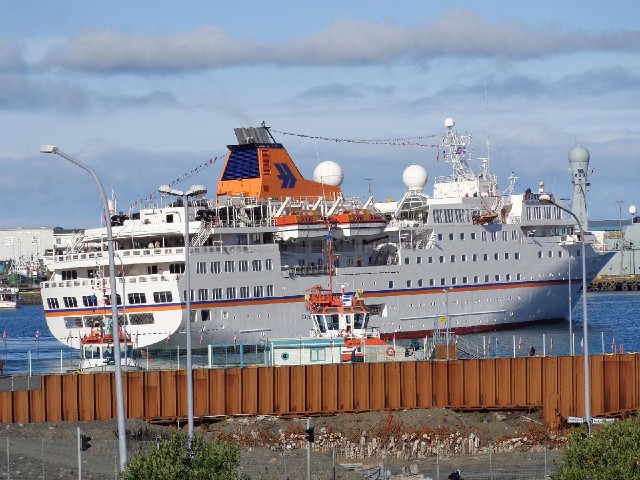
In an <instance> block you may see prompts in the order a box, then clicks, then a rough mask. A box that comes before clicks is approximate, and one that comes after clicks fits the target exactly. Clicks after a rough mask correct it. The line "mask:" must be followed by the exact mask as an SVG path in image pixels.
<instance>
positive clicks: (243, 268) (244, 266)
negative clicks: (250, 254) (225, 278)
mask: <svg viewBox="0 0 640 480" xmlns="http://www.w3.org/2000/svg"><path fill="white" fill-rule="evenodd" d="M238 271H239V272H248V271H249V262H248V261H247V260H240V261H239V262H238Z"/></svg>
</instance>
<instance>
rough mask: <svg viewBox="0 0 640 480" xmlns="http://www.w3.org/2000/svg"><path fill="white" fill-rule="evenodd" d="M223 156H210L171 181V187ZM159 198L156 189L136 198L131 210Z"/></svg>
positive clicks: (224, 156)
mask: <svg viewBox="0 0 640 480" xmlns="http://www.w3.org/2000/svg"><path fill="white" fill-rule="evenodd" d="M221 158H226V154H222V155H218V156H216V157H213V158H210V159H209V160H207V161H206V162H204V163H202V164H200V165H198V166H197V167H194V168H192V169H191V170H190V171H188V172H185V173H183V174H182V175H181V176H180V177H178V178H176V179H175V180H173V181H171V182H169V183H168V185H169V186H170V187H173V186H175V185H178V184H179V183H182V182H184V181H185V180H187V179H188V178H191V177H193V176H194V175H196V174H197V173H200V172H202V171H203V170H204V169H206V168H209V167H210V166H211V165H213V164H215V163H216V162H217V161H218V160H219V159H221ZM158 199H159V194H158V191H157V190H156V191H154V192H151V193H149V195H147V196H145V197H144V198H141V199H139V200H136V201H135V202H133V203H132V204H131V206H130V207H129V210H132V209H133V208H134V207H137V206H142V205H145V204H147V203H151V202H154V201H156V200H158Z"/></svg>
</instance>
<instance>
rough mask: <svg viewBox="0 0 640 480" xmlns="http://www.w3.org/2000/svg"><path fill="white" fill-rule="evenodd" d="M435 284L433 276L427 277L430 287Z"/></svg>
mask: <svg viewBox="0 0 640 480" xmlns="http://www.w3.org/2000/svg"><path fill="white" fill-rule="evenodd" d="M435 284H436V281H435V280H434V279H433V278H430V279H429V285H431V286H432V287H433V286H434V285H435Z"/></svg>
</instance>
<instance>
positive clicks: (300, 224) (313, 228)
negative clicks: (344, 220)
mask: <svg viewBox="0 0 640 480" xmlns="http://www.w3.org/2000/svg"><path fill="white" fill-rule="evenodd" d="M273 223H274V225H275V226H276V227H278V233H279V235H280V236H281V238H282V240H285V241H286V240H292V241H295V240H297V239H299V238H320V237H322V236H324V235H326V234H327V224H326V222H325V220H324V219H323V218H322V217H320V216H319V215H318V212H317V211H315V210H303V211H300V212H297V213H292V214H289V215H281V216H278V217H274V218H273Z"/></svg>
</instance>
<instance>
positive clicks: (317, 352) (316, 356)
mask: <svg viewBox="0 0 640 480" xmlns="http://www.w3.org/2000/svg"><path fill="white" fill-rule="evenodd" d="M326 360H327V351H326V349H324V348H310V349H309V361H310V362H325V361H326Z"/></svg>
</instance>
